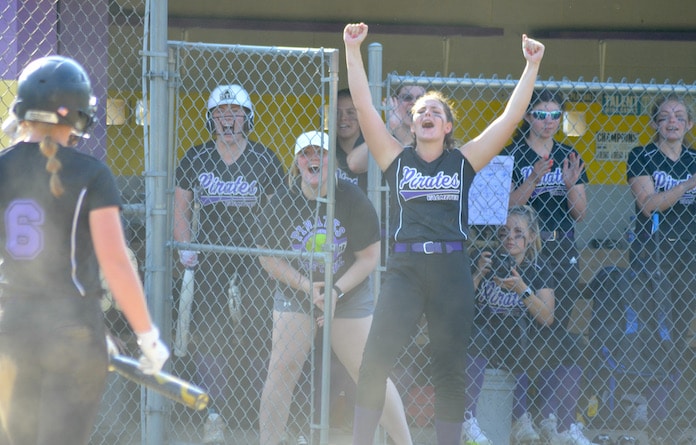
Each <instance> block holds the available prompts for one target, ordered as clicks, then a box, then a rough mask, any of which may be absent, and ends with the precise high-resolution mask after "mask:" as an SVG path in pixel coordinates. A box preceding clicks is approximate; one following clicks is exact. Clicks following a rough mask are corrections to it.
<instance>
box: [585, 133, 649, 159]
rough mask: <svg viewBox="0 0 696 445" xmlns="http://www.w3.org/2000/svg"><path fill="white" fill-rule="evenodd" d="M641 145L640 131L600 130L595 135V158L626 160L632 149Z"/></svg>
mask: <svg viewBox="0 0 696 445" xmlns="http://www.w3.org/2000/svg"><path fill="white" fill-rule="evenodd" d="M637 145H640V143H639V141H638V133H633V132H624V131H600V132H598V133H597V134H596V135H595V160H597V161H626V160H627V159H628V153H629V152H630V151H631V149H632V148H633V147H635V146H637Z"/></svg>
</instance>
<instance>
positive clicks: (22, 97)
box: [12, 56, 97, 137]
mask: <svg viewBox="0 0 696 445" xmlns="http://www.w3.org/2000/svg"><path fill="white" fill-rule="evenodd" d="M96 109H97V99H96V98H95V97H94V96H93V95H92V84H91V83H90V81H89V77H88V76H87V73H86V72H85V70H84V69H83V68H82V66H81V65H80V64H79V63H77V62H76V61H74V60H73V59H70V58H68V57H63V56H49V57H42V58H40V59H37V60H34V61H33V62H31V63H30V64H29V65H27V67H26V68H24V70H23V71H22V73H21V74H20V75H19V80H18V85H17V98H16V99H15V102H14V105H13V107H12V111H13V112H14V114H15V115H16V116H17V119H18V120H20V121H35V122H46V123H49V124H62V125H69V126H70V127H72V128H73V130H74V133H75V134H76V135H78V136H82V137H89V135H88V132H87V131H88V130H89V128H90V127H91V126H92V125H93V124H94V122H95V114H96Z"/></svg>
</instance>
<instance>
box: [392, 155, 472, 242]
mask: <svg viewBox="0 0 696 445" xmlns="http://www.w3.org/2000/svg"><path fill="white" fill-rule="evenodd" d="M384 174H385V178H386V180H387V182H388V184H389V192H390V195H391V196H390V212H391V221H390V222H391V233H390V237H391V239H392V240H393V241H399V242H417V241H460V240H465V239H467V237H468V233H469V229H468V214H469V213H468V212H469V210H468V204H469V203H468V197H469V187H470V186H471V182H472V181H473V180H474V176H475V175H476V172H475V171H474V169H473V168H472V167H471V164H469V162H468V161H467V160H466V158H464V156H463V155H462V153H461V151H459V150H458V149H453V150H445V151H444V152H443V153H442V155H441V156H440V157H439V158H437V159H435V160H434V161H432V162H426V161H424V160H423V159H421V158H420V157H419V156H418V155H417V154H416V152H415V150H414V149H413V148H412V147H406V148H404V150H403V151H402V152H401V153H400V154H399V156H397V158H396V159H395V160H394V162H392V163H391V165H390V166H389V167H388V168H387V169H386V171H385V172H384Z"/></svg>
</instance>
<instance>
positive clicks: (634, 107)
mask: <svg viewBox="0 0 696 445" xmlns="http://www.w3.org/2000/svg"><path fill="white" fill-rule="evenodd" d="M642 109H643V107H642V104H641V101H640V97H639V96H637V95H635V94H624V93H606V94H604V96H602V113H604V114H606V115H609V116H610V115H613V114H618V115H621V116H628V115H635V116H638V115H640V114H641V111H642Z"/></svg>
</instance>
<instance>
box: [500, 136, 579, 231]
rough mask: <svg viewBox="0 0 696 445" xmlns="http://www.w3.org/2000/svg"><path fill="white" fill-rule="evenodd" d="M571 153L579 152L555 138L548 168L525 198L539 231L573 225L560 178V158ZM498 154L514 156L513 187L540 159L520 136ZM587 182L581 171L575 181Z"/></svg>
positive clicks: (564, 189) (561, 162)
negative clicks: (518, 139) (534, 215)
mask: <svg viewBox="0 0 696 445" xmlns="http://www.w3.org/2000/svg"><path fill="white" fill-rule="evenodd" d="M571 153H575V155H576V156H577V157H578V158H579V157H580V154H579V153H578V152H577V151H576V150H575V149H573V148H572V147H569V146H568V145H564V144H561V143H559V142H557V141H554V142H553V147H552V148H551V158H552V159H553V165H552V166H551V171H549V172H548V173H546V174H545V175H544V176H543V177H542V178H541V180H539V182H538V183H537V185H536V187H535V188H534V191H533V192H532V195H531V196H530V198H529V205H530V206H531V207H532V208H534V210H536V212H537V214H538V215H539V217H538V221H539V225H540V229H541V230H542V231H553V230H560V231H563V232H570V231H572V230H573V229H574V228H575V220H574V219H573V217H572V216H570V212H569V210H568V189H567V188H566V186H565V183H564V182H563V161H564V160H566V159H567V158H568V155H570V154H571ZM501 155H506V156H512V157H513V158H514V159H515V166H514V168H513V170H512V187H513V189H515V188H517V187H519V186H520V185H521V184H522V183H523V182H524V181H525V179H527V178H528V177H529V175H531V174H532V171H534V163H536V162H537V161H539V159H541V158H540V157H539V155H538V154H537V153H536V152H535V151H534V150H532V148H531V147H530V146H529V145H528V144H527V142H526V140H524V139H522V140H520V141H518V142H517V143H514V144H511V145H509V146H507V147H505V149H504V150H503V152H502V153H501ZM587 182H588V180H587V172H586V171H583V172H582V175H580V178H578V181H577V183H576V184H587Z"/></svg>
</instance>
